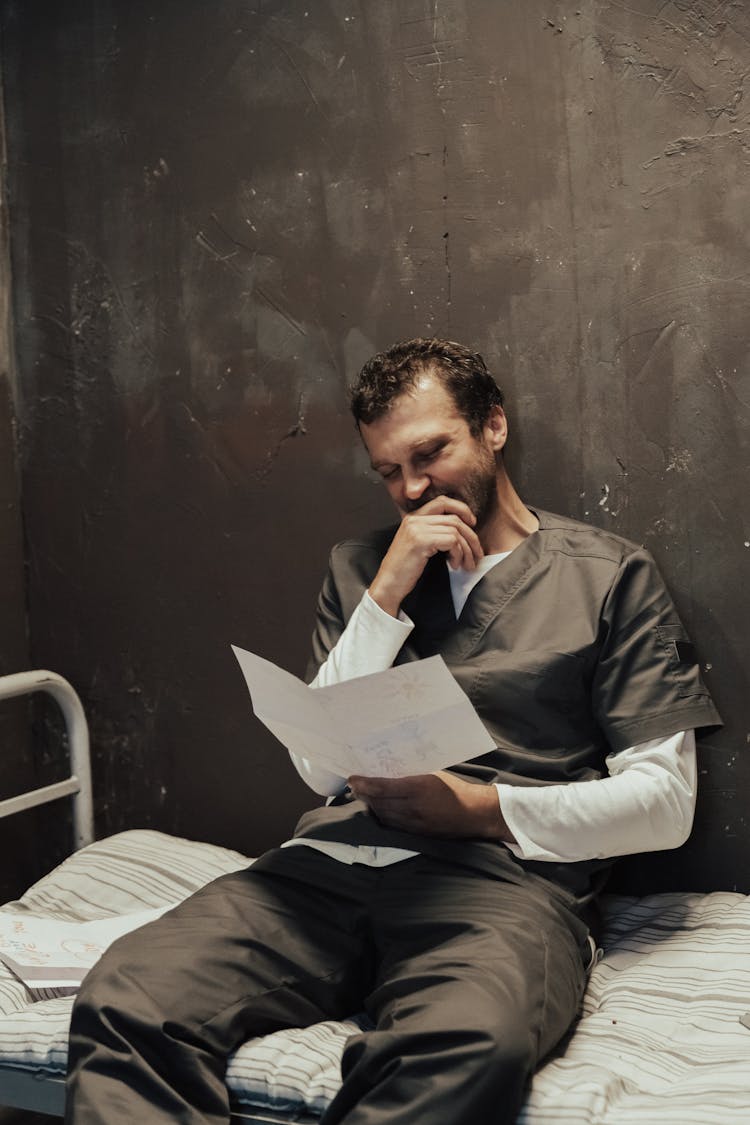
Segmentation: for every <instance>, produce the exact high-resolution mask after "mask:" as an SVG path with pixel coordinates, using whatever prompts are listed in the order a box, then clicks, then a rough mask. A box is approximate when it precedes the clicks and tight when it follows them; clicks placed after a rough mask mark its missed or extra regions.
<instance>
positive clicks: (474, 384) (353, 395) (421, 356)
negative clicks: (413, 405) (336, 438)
mask: <svg viewBox="0 0 750 1125" xmlns="http://www.w3.org/2000/svg"><path fill="white" fill-rule="evenodd" d="M427 373H429V374H430V375H434V376H435V378H436V379H438V380H439V382H441V383H442V385H443V386H444V387H445V389H446V391H448V393H449V394H450V396H451V397H452V399H453V401H454V403H455V404H456V409H457V410H458V412H459V414H461V416H462V417H463V418H464V419H465V420H466V422H467V423H468V426H469V429H470V431H471V433H472V434H473V435H474V437H478V436H479V434H480V432H481V429H482V426H483V425H484V424H485V422H486V421H487V419H488V418H489V416H490V413H491V411H492V408H493V407H495V406H502V405H503V394H502V391H501V390H500V388H499V387H498V385H497V383H496V382H495V380H494V379H493V377H492V376H491V375H490V373H489V371H488V370H487V365H486V364H485V362H484V360H483V359H482V357H481V355H479V353H478V352H472V351H470V350H469V349H468V348H466V347H464V345H463V344H457V343H455V341H453V340H439V339H437V338H434V337H433V338H432V339H423V338H422V337H417V338H416V339H414V340H405V341H404V342H403V343H400V344H394V345H393V347H392V348H388V350H387V351H385V352H378V354H377V355H374V356H373V357H372V359H370V360H368V362H367V363H366V364H365V365H364V367H363V368H362V370H361V371H360V373H359V375H358V377H357V379H356V380H355V382H354V383H353V384H352V386H351V388H350V396H349V397H350V405H351V411H352V414H353V415H354V420H355V422H356V423H357V427H358V428H359V426H360V425H362V424H363V423H364V425H366V426H367V425H369V424H370V423H371V422H375V421H377V419H378V418H382V417H383V415H384V414H387V413H388V411H389V410H390V408H391V405H392V403H393V402H394V400H395V399H397V398H398V397H399V395H402V394H404V392H406V391H409V390H410V389H411V388H412V387H414V386H415V384H416V382H417V380H418V379H419V377H420V375H424V374H427Z"/></svg>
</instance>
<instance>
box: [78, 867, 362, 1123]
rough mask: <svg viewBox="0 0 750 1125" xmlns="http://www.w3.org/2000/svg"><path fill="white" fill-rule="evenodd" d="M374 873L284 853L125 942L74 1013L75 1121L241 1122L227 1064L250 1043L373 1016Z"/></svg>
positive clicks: (87, 983) (95, 972)
mask: <svg viewBox="0 0 750 1125" xmlns="http://www.w3.org/2000/svg"><path fill="white" fill-rule="evenodd" d="M361 874H363V873H362V872H361V870H360V872H353V871H352V869H350V868H347V867H345V866H344V865H341V864H337V863H335V862H334V861H332V860H330V859H328V858H327V857H325V856H322V855H320V854H319V853H317V852H313V851H311V850H310V849H308V848H290V849H284V850H280V851H277V852H273V853H270V854H269V855H268V856H266V857H263V858H262V859H261V860H259V861H258V862H257V863H256V864H255V865H253V866H252V867H251V868H249V869H248V870H246V871H243V872H237V873H234V874H231V875H227V876H224V877H222V878H220V879H217V880H216V881H215V882H214V883H212V884H210V885H209V886H208V887H205V888H203V889H202V890H201V891H199V892H197V893H196V894H195V895H193V896H192V897H191V898H190V899H188V900H187V901H186V902H184V903H182V904H181V905H180V906H179V907H177V908H176V909H175V910H173V911H170V912H169V913H168V914H166V915H164V916H163V917H162V918H160V919H159V920H158V921H156V922H153V923H151V924H150V925H148V926H145V927H143V928H142V929H141V930H139V931H136V932H134V933H132V934H128V935H126V936H125V937H123V938H121V939H120V940H119V941H117V942H115V943H114V945H113V946H112V947H111V948H110V949H109V950H108V952H107V953H106V954H105V955H104V957H103V958H102V960H101V961H100V962H99V964H98V965H97V966H95V967H94V969H92V971H91V972H90V973H89V974H88V975H87V977H86V979H85V980H84V983H83V986H82V988H81V992H80V994H79V996H78V999H77V1002H76V1004H75V1007H74V1011H73V1018H72V1022H71V1032H70V1049H69V1078H68V1090H67V1105H66V1121H68V1122H69V1123H74V1125H113V1123H114V1122H117V1125H127V1123H128V1122H136V1121H137V1122H138V1123H139V1125H142V1123H144V1122H145V1123H148V1125H151V1123H156V1122H167V1121H168V1122H175V1121H179V1122H181V1123H183V1125H193V1123H195V1125H197V1123H198V1122H200V1123H201V1125H206V1123H212V1125H218V1123H219V1122H226V1121H228V1119H229V1106H228V1097H227V1091H226V1087H225V1083H224V1074H225V1069H226V1059H227V1056H228V1055H229V1054H230V1053H231V1052H232V1051H233V1050H234V1049H235V1048H236V1047H237V1046H238V1045H239V1044H240V1043H241V1042H243V1041H244V1040H245V1039H247V1038H249V1037H251V1036H254V1035H263V1034H266V1033H268V1032H270V1031H274V1030H277V1029H278V1028H280V1027H289V1026H298V1027H300V1026H302V1027H303V1026H307V1025H309V1024H311V1023H315V1022H317V1021H319V1020H322V1019H329V1018H342V1017H344V1016H346V1015H350V1014H351V1013H352V1012H353V1011H357V1010H359V1009H360V1008H361V1005H362V996H363V982H365V983H364V990H366V989H367V987H368V986H367V983H366V982H367V981H371V980H372V976H371V970H370V966H369V962H368V952H367V940H366V937H365V933H364V929H365V927H364V924H363V915H362V910H361V907H360V905H359V904H358V900H357V896H358V895H360V898H361V897H362V895H361V894H360V891H361V887H360V884H359V883H358V882H357V876H358V875H361ZM366 894H367V892H366V890H365V892H364V897H365V898H366Z"/></svg>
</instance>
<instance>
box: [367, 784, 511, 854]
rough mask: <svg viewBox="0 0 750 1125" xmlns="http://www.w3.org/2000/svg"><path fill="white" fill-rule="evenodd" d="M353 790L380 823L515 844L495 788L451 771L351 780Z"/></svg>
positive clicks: (422, 832)
mask: <svg viewBox="0 0 750 1125" xmlns="http://www.w3.org/2000/svg"><path fill="white" fill-rule="evenodd" d="M349 787H350V789H351V790H352V792H353V793H354V795H355V797H359V798H361V800H363V801H364V802H365V804H366V805H367V806H368V807H369V808H370V809H371V811H372V812H373V813H374V814H375V816H376V817H377V818H378V820H379V821H380V822H381V823H382V824H385V825H386V826H387V827H388V828H400V829H404V830H406V831H408V832H415V833H417V834H418V835H422V836H461V837H475V838H476V837H482V838H485V839H490V840H504V841H512V840H513V836H512V834H511V832H510V830H509V828H508V826H507V825H506V823H505V820H504V819H503V815H502V812H501V811H500V802H499V800H498V796H497V789H496V788H495V786H494V785H476V784H472V783H471V782H470V781H464V780H463V778H461V777H458V776H457V775H456V774H453V773H450V772H448V771H447V770H440V771H439V772H438V773H421V774H414V775H413V776H411V777H350V778H349Z"/></svg>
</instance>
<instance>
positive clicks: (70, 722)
mask: <svg viewBox="0 0 750 1125" xmlns="http://www.w3.org/2000/svg"><path fill="white" fill-rule="evenodd" d="M35 691H43V692H46V693H47V694H48V695H51V696H52V698H53V699H54V700H55V702H56V703H57V704H58V706H59V708H60V710H61V712H62V715H63V719H64V721H65V728H66V731H67V735H68V747H69V751H70V775H69V776H68V777H67V778H65V779H64V780H63V781H57V782H55V783H54V784H53V785H44V786H41V787H40V788H39V789H31V790H29V791H28V792H27V793H21V794H20V795H19V796H17V797H8V798H7V799H6V800H4V801H0V818H2V817H6V816H12V815H13V814H14V813H18V812H25V811H26V810H27V809H33V808H36V807H37V806H38V805H45V804H47V803H48V802H50V801H56V800H58V799H59V798H60V797H71V798H72V801H73V849H74V850H75V851H77V850H78V849H79V848H82V847H85V845H86V844H91V843H93V841H94V805H93V798H92V790H91V762H90V757H89V728H88V723H87V722H86V715H85V713H84V710H83V704H82V703H81V700H80V699H79V697H78V695H77V694H76V691H75V690H74V688H73V687H72V686H71V685H70V684H69V683H68V681H67V680H65V679H63V677H62V676H58V675H57V673H56V672H47V671H44V670H36V671H31V672H15V673H13V674H12V675H9V676H0V699H12V698H13V697H15V696H19V695H30V694H32V693H33V692H35Z"/></svg>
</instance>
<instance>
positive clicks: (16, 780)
mask: <svg viewBox="0 0 750 1125" xmlns="http://www.w3.org/2000/svg"><path fill="white" fill-rule="evenodd" d="M5 174H6V167H5V127H4V120H3V111H2V98H0V189H1V188H2V186H3V185H4V183H5ZM10 294H11V276H10V260H9V252H8V209H7V206H6V200H5V195H4V192H1V191H0V675H1V676H4V675H7V674H8V673H12V672H18V671H21V670H22V669H24V668H27V667H28V660H29V653H28V640H27V634H26V591H25V581H24V557H23V533H22V524H21V504H20V482H19V472H18V459H17V453H16V422H15V405H14V399H15V364H14V356H13V341H12V327H11V314H10ZM29 720H30V715H29V707H28V704H27V702H26V701H21V700H12V701H2V702H0V800H2V799H4V798H6V797H13V796H15V794H16V793H19V792H21V791H22V790H23V789H28V788H32V787H33V786H35V785H36V784H37V779H36V773H35V759H34V757H33V755H32V754H31V752H30V741H29V730H30V725H29ZM35 827H36V825H35V823H34V818H33V817H23V818H16V819H14V820H8V821H0V854H2V856H3V861H2V862H0V902H3V901H5V900H6V899H8V898H11V897H13V896H15V895H16V894H18V892H19V891H20V890H21V888H22V887H23V886H24V885H25V884H26V883H28V881H29V879H30V878H34V877H35V876H36V875H38V873H39V872H38V855H37V844H36V838H35V835H36V834H35ZM9 857H13V859H12V862H9Z"/></svg>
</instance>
